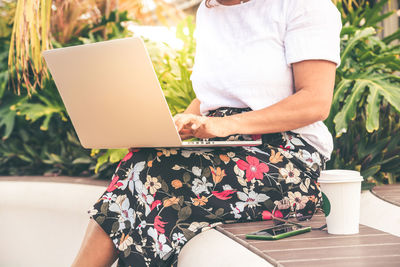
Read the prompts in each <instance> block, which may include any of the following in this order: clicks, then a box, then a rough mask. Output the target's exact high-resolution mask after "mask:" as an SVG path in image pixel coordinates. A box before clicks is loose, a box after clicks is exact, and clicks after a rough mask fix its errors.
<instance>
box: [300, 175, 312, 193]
mask: <svg viewBox="0 0 400 267" xmlns="http://www.w3.org/2000/svg"><path fill="white" fill-rule="evenodd" d="M309 187H310V178H306V180H305V181H304V183H300V189H301V191H303V192H304V193H308V188H309Z"/></svg>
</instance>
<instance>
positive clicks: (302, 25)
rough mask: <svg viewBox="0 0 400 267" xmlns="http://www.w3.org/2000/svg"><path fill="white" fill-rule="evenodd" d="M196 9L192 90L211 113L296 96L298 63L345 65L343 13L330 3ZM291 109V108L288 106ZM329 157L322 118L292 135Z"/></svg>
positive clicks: (311, 0)
mask: <svg viewBox="0 0 400 267" xmlns="http://www.w3.org/2000/svg"><path fill="white" fill-rule="evenodd" d="M212 4H213V5H215V7H213V8H207V7H206V6H205V1H204V0H203V1H202V2H201V4H200V6H199V8H198V10H197V17H196V32H195V37H196V40H197V47H196V55H195V64H194V66H193V72H192V75H191V78H190V79H191V81H192V84H193V89H194V91H195V93H196V96H197V98H198V99H199V100H200V102H201V104H200V112H201V113H202V114H203V115H206V114H207V113H208V111H209V110H212V109H216V108H218V107H239V108H242V107H250V108H251V109H253V110H258V109H262V108H265V107H267V106H270V105H272V104H275V103H276V102H279V101H280V100H282V99H284V98H286V97H288V96H289V95H291V94H293V93H294V85H293V84H294V83H293V76H292V67H291V63H294V62H299V61H302V60H307V59H324V60H329V61H333V62H335V63H336V64H337V65H339V64H340V36H339V35H340V30H341V27H342V24H341V17H340V12H339V11H338V10H337V8H336V7H335V6H334V4H332V2H331V0H250V1H248V2H245V3H243V4H238V5H232V6H227V5H220V4H218V3H217V2H216V1H215V0H214V1H213V2H212ZM288 108H290V107H288ZM293 132H295V133H299V134H300V135H301V136H302V137H303V138H304V139H305V140H306V141H307V142H308V143H310V144H311V145H313V146H314V147H315V148H316V149H317V150H318V151H319V152H320V153H321V154H322V155H324V156H325V157H326V158H328V159H329V158H330V154H331V152H332V149H333V141H332V136H331V134H330V133H329V131H328V129H327V127H326V126H325V125H324V124H323V122H322V121H318V122H316V123H313V124H310V125H308V126H305V127H302V128H299V129H295V130H293Z"/></svg>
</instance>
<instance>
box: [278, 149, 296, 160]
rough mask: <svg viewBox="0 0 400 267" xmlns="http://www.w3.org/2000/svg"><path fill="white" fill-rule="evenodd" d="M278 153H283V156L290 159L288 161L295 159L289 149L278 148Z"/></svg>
mask: <svg viewBox="0 0 400 267" xmlns="http://www.w3.org/2000/svg"><path fill="white" fill-rule="evenodd" d="M278 152H281V154H282V155H283V156H284V157H285V158H288V159H291V158H293V155H292V154H291V151H290V150H288V149H287V148H281V147H278Z"/></svg>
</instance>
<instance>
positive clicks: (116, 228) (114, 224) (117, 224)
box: [111, 221, 119, 233]
mask: <svg viewBox="0 0 400 267" xmlns="http://www.w3.org/2000/svg"><path fill="white" fill-rule="evenodd" d="M118 229H119V222H118V221H116V222H114V223H113V224H112V226H111V233H115V232H117V231H118Z"/></svg>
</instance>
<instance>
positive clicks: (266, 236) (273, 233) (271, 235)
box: [246, 223, 311, 240]
mask: <svg viewBox="0 0 400 267" xmlns="http://www.w3.org/2000/svg"><path fill="white" fill-rule="evenodd" d="M310 231H311V227H310V226H307V227H306V226H302V225H299V224H291V223H285V224H280V225H278V226H274V227H271V228H267V229H264V230H261V231H258V232H254V233H250V234H247V235H246V238H247V239H260V240H278V239H282V238H285V237H289V236H293V235H298V234H302V233H306V232H310Z"/></svg>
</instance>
